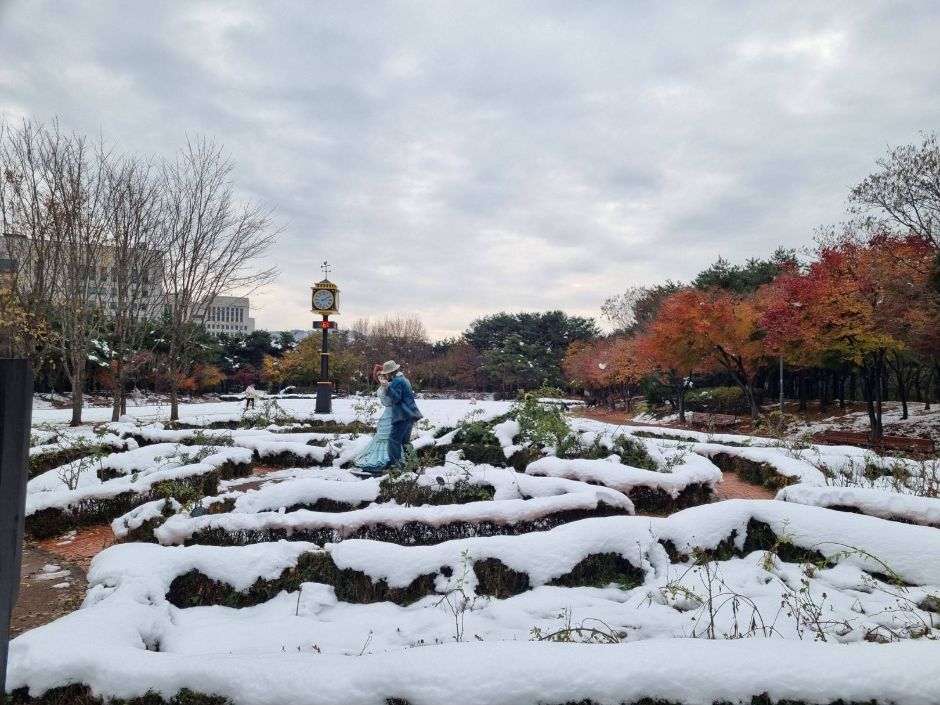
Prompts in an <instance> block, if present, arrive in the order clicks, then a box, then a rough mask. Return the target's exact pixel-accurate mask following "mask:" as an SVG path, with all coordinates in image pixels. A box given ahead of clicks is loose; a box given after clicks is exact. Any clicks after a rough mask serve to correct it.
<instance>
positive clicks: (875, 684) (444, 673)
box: [7, 500, 940, 705]
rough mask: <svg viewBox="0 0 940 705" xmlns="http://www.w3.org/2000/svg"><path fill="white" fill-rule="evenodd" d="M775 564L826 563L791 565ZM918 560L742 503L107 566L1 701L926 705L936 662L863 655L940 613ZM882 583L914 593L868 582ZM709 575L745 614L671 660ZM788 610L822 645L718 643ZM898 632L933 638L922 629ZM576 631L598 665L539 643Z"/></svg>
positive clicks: (796, 508) (913, 652)
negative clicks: (517, 530) (810, 608)
mask: <svg viewBox="0 0 940 705" xmlns="http://www.w3.org/2000/svg"><path fill="white" fill-rule="evenodd" d="M755 527H758V529H759V530H758V529H755ZM755 532H756V533H755ZM784 544H785V545H787V546H790V547H792V548H793V549H794V550H796V549H799V550H800V551H801V552H802V555H803V556H806V557H809V556H814V555H816V554H820V555H822V556H824V557H825V558H824V559H823V562H820V563H818V564H817V563H811V564H803V565H799V564H795V563H791V562H789V561H788V556H787V554H786V552H785V551H783V550H781V549H782V546H783V545H784ZM846 546H852V547H853V548H852V549H847V548H846ZM726 550H727V554H726V555H722V556H719V554H722V553H723V552H724V551H726ZM702 552H705V553H709V554H711V555H712V557H713V558H720V560H718V561H711V562H709V561H708V559H707V557H705V556H704V555H703V553H702ZM696 553H697V554H698V555H699V557H700V558H699V560H698V561H690V562H685V561H684V560H683V558H682V556H684V555H689V556H691V555H693V554H696ZM670 554H672V558H670ZM925 555H940V532H937V531H936V530H935V529H930V528H926V527H918V526H911V525H904V524H896V523H892V522H887V521H884V520H881V519H875V518H871V517H865V516H860V515H855V514H847V513H839V512H831V511H828V510H825V509H820V508H816V507H807V506H801V505H797V504H791V503H786V502H773V501H743V500H742V501H729V502H722V503H720V504H713V505H707V506H702V507H695V508H692V509H688V510H685V511H682V512H679V513H677V514H674V515H672V516H670V517H666V518H655V517H653V518H651V517H610V518H599V519H588V520H584V521H579V522H576V523H571V524H567V525H565V526H561V527H558V528H556V529H553V530H551V531H548V532H540V533H531V534H527V535H524V536H501V537H491V538H474V539H465V540H460V541H452V542H447V543H443V544H438V545H434V546H418V547H403V546H395V545H391V544H385V543H381V542H377V541H358V540H347V541H343V542H341V543H339V544H334V545H329V546H326V547H325V548H324V549H320V548H319V547H317V546H315V545H312V544H309V543H303V542H287V541H284V542H276V543H266V544H258V545H253V546H245V547H233V548H220V547H207V546H191V547H164V546H157V545H131V544H127V545H119V546H115V547H112V548H110V549H108V550H106V551H104V552H103V553H102V554H100V555H99V556H98V557H97V558H96V559H95V560H94V562H93V563H92V567H91V570H90V572H89V582H90V585H91V587H90V589H89V593H88V597H87V598H86V601H85V603H84V605H83V607H82V609H80V610H78V611H77V612H75V613H72V614H70V615H67V616H66V617H63V618H61V619H59V620H58V621H56V622H54V623H52V624H49V625H46V626H44V627H40V628H38V629H35V630H33V631H30V632H27V633H26V634H24V635H22V636H20V637H18V638H17V639H16V640H14V641H13V642H12V644H11V658H10V669H9V675H8V679H7V682H8V687H10V688H13V689H17V688H20V689H28V693H27V692H26V691H21V696H22V698H29V697H35V698H39V697H41V696H42V695H43V693H46V692H48V691H50V689H53V688H57V687H66V686H69V685H75V686H76V687H77V688H78V689H79V690H78V691H71V693H70V695H76V694H77V696H78V697H81V688H82V687H83V686H87V688H88V689H89V690H90V691H91V692H92V693H94V694H98V695H102V696H114V697H118V698H133V697H140V696H143V695H144V693H146V692H147V691H148V690H153V691H154V692H155V693H159V694H161V695H155V696H154V697H155V698H162V700H161V699H156V700H153V701H151V702H157V703H159V702H163V701H164V700H166V701H168V700H169V699H170V698H171V697H173V696H174V695H175V694H177V693H179V692H181V691H182V690H183V689H190V690H191V691H195V692H196V693H202V694H205V695H206V696H207V697H208V696H210V695H213V696H218V697H222V698H225V699H227V701H229V702H231V703H233V704H235V705H275V704H280V703H286V702H296V703H305V704H306V703H336V702H342V703H352V704H354V705H356V704H359V703H362V704H363V705H366V704H368V705H381V704H382V703H384V702H394V703H402V702H408V703H412V704H413V705H436V704H437V703H440V704H441V705H443V704H444V703H453V702H460V703H471V704H474V703H480V704H483V703H493V702H512V703H521V704H523V705H527V704H529V703H531V704H532V705H535V704H536V703H539V704H541V705H544V704H546V703H549V704H551V703H558V704H559V705H561V704H562V703H571V702H588V701H590V702H592V703H611V704H614V703H634V704H637V705H639V704H640V703H643V704H644V705H649V703H651V702H654V703H656V705H661V703H664V702H665V703H681V704H683V705H687V704H699V705H706V704H709V703H718V702H722V703H729V702H735V703H740V702H758V703H774V702H787V703H788V705H792V704H793V703H794V702H797V703H804V702H805V703H831V702H835V701H837V700H839V701H841V702H843V703H846V702H858V703H862V702H866V703H870V702H878V703H884V704H885V705H887V703H915V702H916V703H937V702H940V697H938V695H937V690H936V680H937V678H938V676H940V659H938V653H940V652H938V647H937V644H936V642H931V641H925V640H924V639H915V640H911V639H908V640H906V641H904V642H903V643H897V644H888V645H883V644H874V643H869V641H867V639H869V638H870V637H871V635H873V634H874V635H878V634H879V633H880V634H889V633H891V632H892V630H893V631H894V632H895V633H898V634H899V635H901V634H902V631H901V627H900V625H899V620H900V619H901V613H899V612H898V611H897V609H896V606H895V610H894V611H892V609H891V605H892V604H893V603H894V600H896V599H898V597H897V596H898V595H901V596H903V599H905V600H908V601H910V602H911V603H914V604H924V605H925V606H926V605H927V597H929V595H931V594H934V595H935V594H936V593H937V592H938V591H940V587H938V586H940V564H938V563H937V562H935V561H925V560H924V559H923V557H924V556H925ZM615 558H616V560H615ZM591 561H593V564H592V563H591ZM618 561H619V562H618ZM889 567H890V568H889ZM706 569H707V571H708V572H707V573H706V572H705V571H706ZM889 570H890V573H891V574H893V575H895V576H896V577H897V578H898V580H901V581H903V582H904V583H906V585H905V586H899V584H898V583H890V584H888V583H884V582H882V578H883V577H886V572H887V571H889ZM707 575H710V576H713V577H714V579H715V580H716V582H715V585H714V587H715V589H716V590H719V591H721V592H722V593H723V594H741V595H745V594H746V595H747V596H748V600H750V602H747V603H744V602H739V603H738V606H737V609H732V608H731V607H730V606H727V605H725V606H723V607H722V606H720V604H721V603H720V602H719V601H716V602H715V603H714V604H713V606H712V610H713V611H714V612H715V614H714V615H713V620H714V626H713V628H714V629H715V630H716V632H717V634H716V636H717V638H714V639H712V638H702V639H689V638H683V637H687V636H690V635H691V634H690V632H691V633H695V634H696V635H700V634H702V631H701V630H703V629H704V628H705V627H706V625H705V624H703V623H702V622H703V620H704V621H707V615H708V612H707V611H705V610H706V607H705V604H704V600H703V598H701V597H699V598H696V597H695V594H696V591H698V593H701V592H702V590H703V589H704V587H703V585H702V584H700V581H702V580H704V579H705V578H706V576H707ZM878 576H881V577H878ZM801 580H806V589H805V591H803V590H799V591H798V589H797V588H799V586H800V581H801ZM618 583H619V584H618ZM791 583H792V584H793V585H795V587H793V586H791ZM589 585H597V586H599V587H588V586H589ZM866 586H869V587H868V589H867V590H866V589H863V588H865V587H866ZM872 586H873V587H874V589H872ZM892 586H894V587H892ZM892 589H893V590H897V591H900V590H903V591H904V592H903V593H902V592H895V593H891V590H892ZM781 591H782V592H783V593H784V595H785V596H794V595H796V596H799V595H803V596H804V597H807V598H808V599H809V598H812V599H816V600H819V599H825V604H826V606H827V609H826V611H825V612H824V614H825V615H826V620H827V624H828V623H829V622H831V623H832V624H831V625H829V626H826V627H820V628H821V629H825V631H824V632H823V633H824V634H825V635H826V636H828V639H827V642H828V643H822V642H820V641H815V640H814V638H813V632H812V631H810V632H809V633H806V632H804V631H801V630H805V629H807V628H808V627H807V626H806V625H807V622H800V621H799V620H796V621H794V619H793V618H791V617H788V616H787V615H785V614H783V615H782V616H781V615H780V614H778V617H777V618H776V620H775V624H774V626H772V627H767V626H766V624H765V627H764V628H771V629H772V631H770V632H768V633H763V632H761V631H760V628H759V627H758V628H757V629H758V631H757V632H754V633H752V634H750V635H751V637H752V638H748V639H729V640H724V639H722V638H721V634H722V633H727V634H733V633H734V630H735V629H736V628H737V629H744V630H748V628H749V627H748V624H749V623H751V622H753V620H755V619H757V620H758V621H760V623H761V624H764V621H766V622H768V623H769V622H770V618H771V616H772V615H773V614H774V612H775V610H779V606H780V602H781ZM823 592H825V593H827V595H828V596H827V597H825V598H820V595H821V593H823ZM697 599H699V600H702V601H696V600H697ZM786 599H791V598H786ZM226 604H228V605H233V606H236V605H237V606H238V608H237V609H230V608H225V607H221V606H220V605H226ZM729 604H730V602H729ZM200 605H209V606H200ZM211 605H215V606H211ZM461 605H464V606H465V608H466V609H463V611H461V609H462V608H461ZM751 605H753V608H754V609H759V610H760V614H761V615H762V616H761V617H756V616H755V615H756V614H757V613H756V612H752V608H751ZM559 612H561V613H562V615H564V614H567V617H564V616H563V617H562V619H561V621H560V622H559ZM904 615H907V616H910V617H912V618H916V619H920V620H922V622H923V624H924V625H925V626H924V629H926V630H927V631H926V632H925V633H921V635H922V636H924V635H927V636H936V635H937V634H938V631H937V626H938V625H937V621H936V618H935V616H933V615H932V614H931V613H930V612H927V611H925V609H924V608H920V607H916V606H915V607H911V608H910V609H909V610H908V611H907V612H905V613H904ZM930 620H934V621H933V622H931V621H930ZM931 624H932V625H933V626H931ZM566 625H568V626H567V627H566ZM592 625H593V626H592ZM582 626H584V627H585V628H588V627H590V628H596V630H597V631H599V632H600V633H602V634H607V635H608V636H610V637H611V642H612V643H605V644H604V645H600V644H597V643H594V644H590V643H588V644H585V643H555V642H553V641H543V640H542V638H541V636H540V635H544V634H547V633H559V632H558V630H561V632H564V633H566V634H567V635H568V638H572V639H574V640H578V636H577V635H578V632H577V629H580V628H582ZM455 628H456V629H457V630H458V631H457V632H456V633H455V632H454V629H455ZM566 629H567V631H565V630H566ZM608 630H609V631H608ZM696 630H698V631H696ZM752 631H753V629H752ZM458 637H460V638H458ZM455 639H456V640H457V641H460V642H461V643H451V644H447V643H446V642H447V641H454V640H455ZM464 642H469V643H464ZM435 644H437V645H435ZM312 682H315V683H316V687H311V683H312ZM84 692H86V693H87V691H84ZM59 695H62V693H61V692H60V693H58V694H56V693H52V694H51V695H50V697H57V696H59ZM62 697H64V695H62ZM644 699H645V700H644ZM52 702H54V701H52ZM79 702H80V701H79ZM181 702H187V701H185V700H183V701H181ZM188 702H192V703H200V702H211V701H207V700H203V701H200V700H199V699H195V700H190V701H188ZM216 702H218V701H216Z"/></svg>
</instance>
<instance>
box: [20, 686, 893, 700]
mask: <svg viewBox="0 0 940 705" xmlns="http://www.w3.org/2000/svg"><path fill="white" fill-rule="evenodd" d="M737 702H738V705H741V703H743V702H744V701H740V700H739V701H737ZM749 703H750V705H819V703H818V702H817V701H815V700H814V701H812V702H809V701H806V700H791V699H784V700H774V699H772V698H771V697H770V696H769V695H768V694H767V693H761V694H759V695H752V696H751V698H750V701H749ZM10 704H11V705H233V703H232V701H231V700H229V699H228V698H224V697H222V696H221V695H204V694H202V693H197V692H194V691H192V690H188V689H183V690H181V691H180V692H179V693H177V694H176V695H174V696H173V697H172V698H170V699H169V700H167V699H165V698H164V697H163V696H162V695H160V694H159V693H157V692H155V691H149V692H148V693H147V694H146V695H142V696H140V697H139V698H130V699H124V698H109V697H102V696H99V695H93V694H92V692H91V688H89V687H88V686H87V685H68V686H64V687H61V688H53V689H52V690H49V691H47V692H46V693H45V694H44V695H42V696H39V697H36V698H32V697H30V696H29V695H28V694H27V692H26V689H25V688H21V689H19V690H16V691H14V692H13V694H12V696H11V698H10ZM385 705H411V703H410V701H408V700H405V699H402V698H394V697H392V698H386V699H385ZM549 705H598V704H597V703H595V702H594V701H593V700H580V701H578V702H566V703H554V704H549ZM619 705H683V703H681V702H678V701H675V700H661V699H658V698H656V699H653V698H640V699H639V700H631V701H629V702H626V701H624V702H621V703H620V704H619ZM712 705H732V703H730V702H728V701H725V700H721V701H715V702H713V703H712ZM828 705H889V704H887V703H884V702H883V701H879V700H868V701H866V702H858V701H856V700H842V699H839V700H834V701H832V702H830V703H829V704H828Z"/></svg>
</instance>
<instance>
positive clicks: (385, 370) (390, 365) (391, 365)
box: [382, 360, 401, 375]
mask: <svg viewBox="0 0 940 705" xmlns="http://www.w3.org/2000/svg"><path fill="white" fill-rule="evenodd" d="M399 369H401V365H399V364H398V363H397V362H395V361H394V360H389V361H388V362H386V363H384V364H383V365H382V374H383V375H388V374H391V373H392V372H395V371H396V370H399Z"/></svg>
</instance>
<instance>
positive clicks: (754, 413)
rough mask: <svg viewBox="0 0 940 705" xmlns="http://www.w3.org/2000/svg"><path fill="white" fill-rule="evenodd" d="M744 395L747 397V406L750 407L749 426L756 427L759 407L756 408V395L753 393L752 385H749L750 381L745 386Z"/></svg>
mask: <svg viewBox="0 0 940 705" xmlns="http://www.w3.org/2000/svg"><path fill="white" fill-rule="evenodd" d="M744 394H745V396H746V397H747V403H748V405H749V406H750V407H751V425H752V426H756V425H757V422H758V421H759V420H760V407H758V406H757V395H756V394H755V393H754V385H753V384H751V382H750V380H748V383H747V385H746V386H745V392H744Z"/></svg>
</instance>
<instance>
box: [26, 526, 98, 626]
mask: <svg viewBox="0 0 940 705" xmlns="http://www.w3.org/2000/svg"><path fill="white" fill-rule="evenodd" d="M86 587H87V581H86V579H85V571H84V570H83V569H82V567H81V565H79V564H78V563H77V562H75V561H71V560H65V559H63V558H62V556H58V555H56V554H54V553H52V552H51V551H47V550H45V549H43V548H41V547H40V546H38V545H36V544H34V543H28V544H26V545H25V546H23V567H22V570H21V571H20V593H19V596H18V598H17V601H16V607H15V608H14V609H13V619H12V623H11V625H10V636H14V637H15V636H18V635H19V634H22V633H23V632H25V631H28V630H30V629H33V628H35V627H38V626H41V625H43V624H48V623H49V622H51V621H53V620H55V619H58V618H59V617H61V616H62V615H64V614H68V613H69V612H72V611H73V610H76V609H78V607H79V605H81V603H82V599H84V597H85V589H86Z"/></svg>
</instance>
